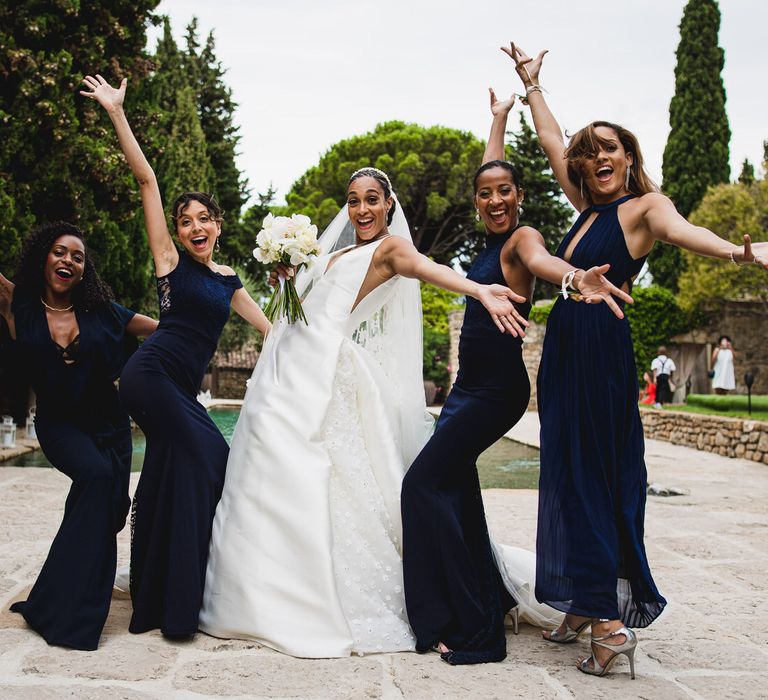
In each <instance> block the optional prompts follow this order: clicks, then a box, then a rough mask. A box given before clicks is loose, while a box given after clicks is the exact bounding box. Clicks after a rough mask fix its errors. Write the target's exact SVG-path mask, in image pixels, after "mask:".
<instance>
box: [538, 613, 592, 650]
mask: <svg viewBox="0 0 768 700" xmlns="http://www.w3.org/2000/svg"><path fill="white" fill-rule="evenodd" d="M563 624H564V625H565V632H558V631H557V629H560V628H559V627H558V628H557V629H554V630H552V631H551V632H550V633H549V637H543V639H545V640H546V641H548V642H556V643H557V644H573V643H574V642H575V641H576V640H577V639H578V638H579V637H581V635H582V634H584V632H586V631H587V628H589V627H591V626H592V620H586V621H585V622H582V623H581V624H580V625H579V626H578V627H577V628H576V629H571V626H570V625H569V624H568V622H567V618H566V620H564V621H563Z"/></svg>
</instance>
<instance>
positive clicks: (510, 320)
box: [373, 236, 528, 337]
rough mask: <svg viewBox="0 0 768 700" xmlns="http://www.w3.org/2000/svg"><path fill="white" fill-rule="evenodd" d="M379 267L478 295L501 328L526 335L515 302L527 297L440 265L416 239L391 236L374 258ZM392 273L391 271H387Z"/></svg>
mask: <svg viewBox="0 0 768 700" xmlns="http://www.w3.org/2000/svg"><path fill="white" fill-rule="evenodd" d="M373 264H374V266H375V268H376V270H377V271H378V272H379V274H381V275H382V276H383V277H392V276H394V275H402V276H403V277H411V278H414V279H418V280H421V281H422V282H427V283H429V284H433V285H435V286H436V287H441V288H442V289H447V290H448V291H449V292H456V293H457V294H465V295H467V296H471V297H473V298H474V299H477V300H478V301H479V302H480V303H481V304H482V305H483V306H484V307H485V308H486V310H487V311H488V313H489V314H490V315H491V318H492V319H493V321H494V323H495V324H496V326H497V327H498V329H499V330H500V331H501V332H502V333H504V332H505V331H506V332H507V333H511V334H512V335H514V336H518V335H519V336H521V337H523V336H525V331H524V330H523V329H524V328H525V327H526V326H527V325H528V321H526V320H525V319H524V318H523V317H522V316H521V315H520V314H519V313H518V311H517V309H516V308H515V307H514V305H513V304H512V302H513V301H516V302H519V303H523V302H525V301H526V299H525V297H523V296H520V295H519V294H516V293H515V292H513V291H512V290H511V289H509V288H508V287H504V286H502V285H500V284H478V283H477V282H473V281H472V280H468V279H467V278H466V277H464V276H462V275H460V274H458V273H457V272H455V271H454V270H452V269H451V268H450V267H448V266H447V265H438V264H437V263H436V262H434V261H433V260H430V259H429V258H428V257H426V256H425V255H422V254H421V253H419V252H418V251H417V250H416V248H415V246H414V245H413V243H411V242H410V241H406V240H405V239H404V238H398V237H395V236H391V237H390V238H388V239H387V240H386V241H384V243H382V244H381V245H380V246H379V249H378V250H377V251H376V254H375V255H374V258H373ZM382 268H383V269H382ZM385 272H386V273H388V274H385Z"/></svg>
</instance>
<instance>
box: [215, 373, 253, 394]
mask: <svg viewBox="0 0 768 700" xmlns="http://www.w3.org/2000/svg"><path fill="white" fill-rule="evenodd" d="M252 373H253V368H252V367H247V368H241V367H224V368H216V369H215V370H214V372H213V381H212V386H211V395H212V396H213V397H214V398H217V399H242V398H243V397H244V396H245V382H246V381H247V380H248V379H249V378H250V376H251V374H252Z"/></svg>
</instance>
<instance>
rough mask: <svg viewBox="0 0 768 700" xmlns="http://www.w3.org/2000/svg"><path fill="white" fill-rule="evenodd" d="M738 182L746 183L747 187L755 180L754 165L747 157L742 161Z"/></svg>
mask: <svg viewBox="0 0 768 700" xmlns="http://www.w3.org/2000/svg"><path fill="white" fill-rule="evenodd" d="M739 182H740V183H741V184H742V185H746V186H747V187H749V186H750V185H753V184H754V182H755V166H754V165H752V163H750V162H749V159H748V158H745V159H744V162H743V163H742V164H741V173H739Z"/></svg>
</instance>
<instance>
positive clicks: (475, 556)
mask: <svg viewBox="0 0 768 700" xmlns="http://www.w3.org/2000/svg"><path fill="white" fill-rule="evenodd" d="M511 235H512V232H510V233H508V234H506V235H492V236H488V237H486V247H485V249H484V250H483V251H482V252H481V253H480V255H479V256H478V257H477V259H476V260H475V262H474V264H473V265H472V268H471V269H470V271H469V273H468V274H467V277H468V278H469V279H471V280H473V281H475V282H480V283H483V284H493V283H496V284H504V285H506V282H505V281H504V275H503V274H502V269H501V261H500V254H501V249H502V247H503V245H504V243H506V242H507V240H509V238H510V236H511ZM518 310H519V311H520V312H521V313H522V314H523V315H525V316H527V314H528V312H529V311H530V304H524V305H521V306H520V307H518ZM529 396H530V384H529V382H528V374H527V372H526V370H525V366H524V364H523V357H522V341H521V339H520V338H514V337H513V336H511V335H509V334H506V333H505V334H502V333H501V332H500V331H499V329H498V328H497V327H496V325H495V324H494V323H493V320H492V319H491V317H490V315H489V314H488V312H487V311H486V310H485V308H484V307H483V305H482V304H481V303H480V302H479V301H476V300H475V299H472V298H468V299H467V306H466V313H465V316H464V324H463V326H462V329H461V339H460V341H459V372H458V376H457V378H456V383H455V384H454V386H453V389H452V390H451V393H450V394H449V395H448V398H447V400H446V402H445V405H444V406H443V410H442V412H441V414H440V418H439V420H438V422H437V427H436V428H435V432H434V435H433V436H432V438H431V439H430V440H429V442H428V443H427V444H426V446H425V447H424V449H423V450H422V451H421V453H420V454H419V456H418V457H417V458H416V461H415V462H414V463H413V465H411V467H410V469H409V470H408V472H407V474H406V475H405V479H404V480H403V488H402V495H401V507H402V516H403V569H404V574H405V602H406V607H407V610H408V620H409V622H410V624H411V627H412V628H413V631H414V633H415V635H416V650H417V651H422V652H423V651H427V650H428V649H430V648H431V647H433V646H434V645H436V644H437V643H438V642H443V643H444V644H445V645H446V646H447V647H448V648H449V649H451V652H450V653H445V654H443V655H442V657H443V659H444V660H445V661H447V662H448V663H451V664H473V663H485V662H489V661H501V660H502V659H504V657H505V656H506V653H507V651H506V638H505V633H504V616H505V614H506V613H507V612H508V611H509V610H510V608H512V607H513V606H514V605H515V600H514V599H513V598H512V596H511V595H510V594H509V592H508V591H507V589H506V588H505V587H504V585H503V583H502V580H501V576H500V575H499V572H498V569H497V568H496V564H495V562H494V559H493V554H492V551H491V545H490V541H489V537H488V526H487V524H486V520H485V511H484V509H483V499H482V496H481V494H480V482H479V479H478V475H477V467H476V462H477V458H478V456H479V455H480V453H481V452H483V451H484V450H485V449H486V448H488V447H490V445H492V444H493V443H494V442H496V440H498V439H499V438H500V437H501V436H502V435H504V433H506V432H507V431H508V430H509V429H510V428H511V427H512V426H513V425H514V424H515V423H517V421H518V420H520V417H521V416H522V414H523V413H524V412H525V410H526V407H527V405H528V398H529Z"/></svg>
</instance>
